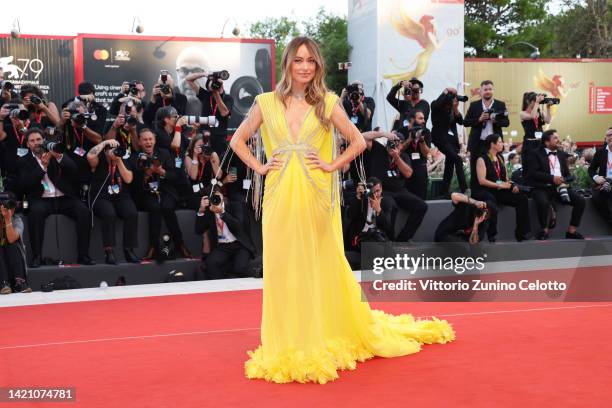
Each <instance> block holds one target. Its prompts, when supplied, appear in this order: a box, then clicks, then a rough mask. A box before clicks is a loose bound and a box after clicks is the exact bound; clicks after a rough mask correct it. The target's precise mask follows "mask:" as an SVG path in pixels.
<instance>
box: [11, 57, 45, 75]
mask: <svg viewBox="0 0 612 408" xmlns="http://www.w3.org/2000/svg"><path fill="white" fill-rule="evenodd" d="M14 58H15V57H13V56H12V55H11V56H10V57H0V70H2V72H3V73H4V75H5V77H4V79H24V78H29V77H30V74H32V75H33V77H34V79H38V77H39V76H40V73H41V72H42V71H43V69H44V68H45V64H44V63H43V62H42V61H41V60H40V59H38V58H17V63H18V64H13V59H14ZM7 74H8V76H6V75H7Z"/></svg>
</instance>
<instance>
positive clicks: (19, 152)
mask: <svg viewBox="0 0 612 408" xmlns="http://www.w3.org/2000/svg"><path fill="white" fill-rule="evenodd" d="M26 154H28V149H24V148H23V147H18V148H17V157H23V156H25V155H26Z"/></svg>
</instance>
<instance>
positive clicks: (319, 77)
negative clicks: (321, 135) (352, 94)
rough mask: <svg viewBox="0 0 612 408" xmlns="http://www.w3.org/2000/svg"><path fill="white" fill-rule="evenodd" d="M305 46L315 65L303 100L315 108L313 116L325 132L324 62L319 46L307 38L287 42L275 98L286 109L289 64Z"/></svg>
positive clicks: (288, 88)
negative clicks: (312, 76)
mask: <svg viewBox="0 0 612 408" xmlns="http://www.w3.org/2000/svg"><path fill="white" fill-rule="evenodd" d="M302 45H305V46H306V48H308V51H309V52H310V54H311V55H312V56H313V58H314V60H315V64H316V68H315V75H314V78H313V79H312V81H311V82H310V83H309V84H308V86H306V93H305V99H306V102H308V103H309V104H310V105H312V106H314V108H315V115H316V116H317V118H318V119H319V121H320V122H321V124H322V125H323V127H324V128H325V129H326V130H327V129H329V127H330V126H331V120H330V119H329V118H326V117H325V96H326V95H327V92H328V90H327V86H326V85H325V78H324V77H325V61H324V60H323V56H322V55H321V50H320V49H319V45H318V44H317V43H316V42H315V41H314V40H313V39H311V38H308V37H295V38H294V39H293V40H291V41H290V42H289V44H288V45H287V47H286V48H285V51H284V52H283V58H282V59H281V72H282V73H281V79H280V81H279V82H278V84H277V85H276V90H275V92H276V96H277V97H278V98H279V99H280V101H281V102H282V103H283V105H284V106H285V108H286V107H287V99H289V95H290V94H291V82H292V78H291V63H292V62H293V59H294V58H295V55H296V54H297V50H298V48H300V47H301V46H302Z"/></svg>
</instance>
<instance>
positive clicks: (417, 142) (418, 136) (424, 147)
mask: <svg viewBox="0 0 612 408" xmlns="http://www.w3.org/2000/svg"><path fill="white" fill-rule="evenodd" d="M408 121H409V122H408V128H407V129H406V132H407V135H408V138H407V139H406V143H405V146H406V147H405V149H404V152H405V153H406V154H407V155H409V156H410V167H412V176H411V177H410V178H409V179H408V180H406V188H408V191H410V192H411V193H412V194H414V195H416V196H418V197H420V198H421V199H423V200H426V199H427V185H428V183H429V177H428V176H427V155H429V148H430V147H431V133H430V132H429V129H427V127H426V126H427V125H426V123H425V115H423V112H421V111H420V110H418V109H416V110H413V111H412V112H410V115H409V116H408Z"/></svg>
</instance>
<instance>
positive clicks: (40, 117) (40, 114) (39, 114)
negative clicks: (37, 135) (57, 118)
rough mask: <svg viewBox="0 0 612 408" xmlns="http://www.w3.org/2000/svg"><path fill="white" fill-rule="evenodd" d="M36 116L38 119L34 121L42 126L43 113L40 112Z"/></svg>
mask: <svg viewBox="0 0 612 408" xmlns="http://www.w3.org/2000/svg"><path fill="white" fill-rule="evenodd" d="M34 116H35V117H36V118H35V119H34V121H35V122H36V123H38V124H39V125H40V121H41V119H42V112H38V113H36V114H35V115H34Z"/></svg>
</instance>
